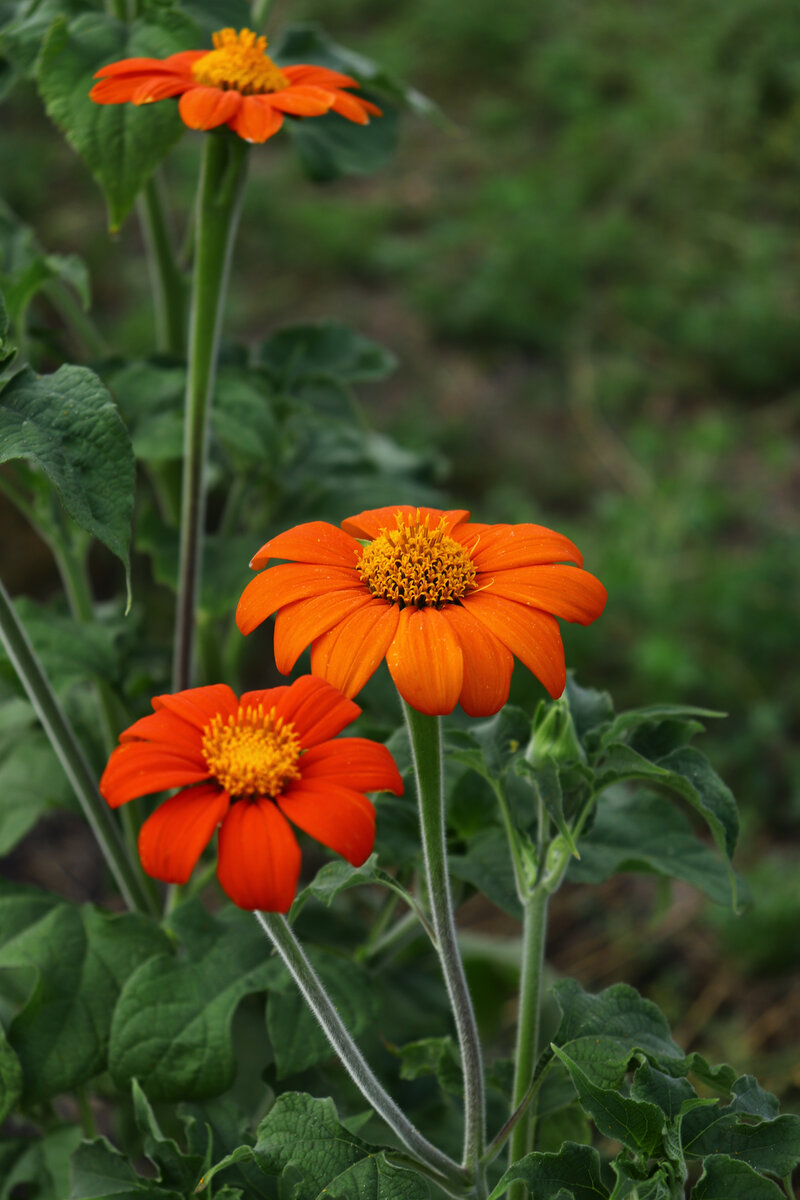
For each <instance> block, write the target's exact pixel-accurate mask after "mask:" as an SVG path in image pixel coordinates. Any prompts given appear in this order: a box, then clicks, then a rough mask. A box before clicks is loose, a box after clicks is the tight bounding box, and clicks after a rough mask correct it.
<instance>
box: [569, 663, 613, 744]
mask: <svg viewBox="0 0 800 1200" xmlns="http://www.w3.org/2000/svg"><path fill="white" fill-rule="evenodd" d="M565 694H566V697H567V700H568V701H569V711H570V713H571V714H572V723H573V725H574V726H575V732H576V733H577V735H578V737H579V738H580V740H581V742H582V743H583V744H584V745H585V744H586V741H587V735H589V734H591V733H592V732H593V731H595V730H599V729H602V728H604V727H605V726H606V725H607V724H608V723H609V722H610V721H611V720H612V719H613V717H614V703H613V701H612V699H611V696H610V695H609V694H608V692H598V691H597V690H596V689H595V688H582V687H579V686H578V684H577V683H576V682H575V677H574V675H573V674H572V672H570V673H569V674H568V675H567V687H566V693H565Z"/></svg>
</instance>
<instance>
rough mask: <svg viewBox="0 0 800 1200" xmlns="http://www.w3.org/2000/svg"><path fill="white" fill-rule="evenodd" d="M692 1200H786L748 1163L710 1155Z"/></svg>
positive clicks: (695, 1186)
mask: <svg viewBox="0 0 800 1200" xmlns="http://www.w3.org/2000/svg"><path fill="white" fill-rule="evenodd" d="M692 1200H786V1197H785V1195H784V1193H783V1192H782V1191H781V1189H780V1188H779V1187H778V1185H777V1184H775V1183H772V1182H771V1180H769V1179H765V1178H764V1176H763V1175H759V1174H758V1172H757V1171H754V1170H753V1168H752V1167H749V1166H748V1165H747V1163H744V1162H739V1161H738V1160H737V1159H735V1158H730V1157H729V1156H728V1155H727V1154H712V1155H710V1156H709V1157H708V1158H707V1159H706V1160H705V1162H704V1163H703V1174H702V1175H701V1176H700V1178H699V1179H698V1181H697V1183H696V1184H695V1185H694V1187H693V1188H692Z"/></svg>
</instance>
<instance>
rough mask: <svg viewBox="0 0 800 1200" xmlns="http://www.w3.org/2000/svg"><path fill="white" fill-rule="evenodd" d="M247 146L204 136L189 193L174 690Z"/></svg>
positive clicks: (190, 627) (190, 595)
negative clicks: (192, 210) (192, 230)
mask: <svg viewBox="0 0 800 1200" xmlns="http://www.w3.org/2000/svg"><path fill="white" fill-rule="evenodd" d="M247 149H248V147H247V143H246V142H243V141H242V140H241V138H238V137H236V136H235V135H234V134H231V133H229V132H228V131H227V130H225V131H223V132H220V133H209V134H206V136H205V150H204V154H203V166H202V171H201V175H200V185H199V188H198V193H197V249H196V253H195V262H194V279H193V285H192V315H191V328H190V333H189V373H188V378H187V384H186V416H185V425H184V443H183V444H184V457H183V491H182V498H181V542H180V559H179V575H178V605H177V612H176V620H175V659H174V664H173V667H174V669H173V690H174V691H182V690H183V689H184V688H187V687H189V686H190V684H191V674H192V654H193V649H194V635H195V608H196V605H197V594H198V590H199V583H200V565H201V561H202V548H203V529H204V524H205V474H206V457H207V452H208V424H209V413H210V409H211V398H212V396H213V393H214V382H215V378H216V370H217V350H218V347H219V335H220V328H221V325H222V313H223V309H224V301H225V293H226V290H227V284H228V273H229V270H230V262H231V253H232V250H233V242H234V238H235V236H236V229H237V226H238V223H239V213H240V211H241V205H242V198H243V195H244V182H245V178H246V166H247Z"/></svg>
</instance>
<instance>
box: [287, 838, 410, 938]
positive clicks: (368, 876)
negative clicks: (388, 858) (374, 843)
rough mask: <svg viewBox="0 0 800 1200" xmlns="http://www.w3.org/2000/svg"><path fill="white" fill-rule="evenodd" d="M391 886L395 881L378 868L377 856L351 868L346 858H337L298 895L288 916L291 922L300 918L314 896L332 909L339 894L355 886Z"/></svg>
mask: <svg viewBox="0 0 800 1200" xmlns="http://www.w3.org/2000/svg"><path fill="white" fill-rule="evenodd" d="M387 881H388V885H389V886H393V885H394V884H395V881H394V879H392V877H391V876H390V875H387V874H386V872H385V871H382V870H381V869H380V867H379V866H378V856H377V854H370V856H369V858H368V859H367V860H366V862H363V863H362V864H361V866H360V867H352V866H351V865H350V863H349V862H346V861H345V860H344V859H340V858H337V859H335V860H334V861H333V862H329V863H326V864H325V866H324V867H320V869H319V871H317V873H316V875H315V876H314V878H313V879H312V880H311V883H309V884H308V886H307V887H304V888H303V890H302V891H301V892H298V894H297V896H296V898H295V901H294V904H293V905H292V909H291V912H290V914H289V920H290V921H294V920H296V919H297V917H298V915H299V914H300V912H301V910H302V909H303V908H305V906H306V903H307V901H308V900H310V899H311V897H312V896H313V897H314V899H315V900H319V901H320V903H322V904H324V905H326V906H327V907H330V905H331V904H332V903H333V901H334V900H335V899H336V897H337V896H338V895H339V893H340V892H346V891H348V890H349V889H350V888H353V887H363V886H364V885H365V884H374V883H380V884H384V885H386V883H387Z"/></svg>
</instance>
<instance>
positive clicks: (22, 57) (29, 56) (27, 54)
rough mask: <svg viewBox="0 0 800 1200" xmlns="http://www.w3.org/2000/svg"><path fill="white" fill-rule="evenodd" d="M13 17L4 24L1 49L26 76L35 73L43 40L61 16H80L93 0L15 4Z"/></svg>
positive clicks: (55, 0)
mask: <svg viewBox="0 0 800 1200" xmlns="http://www.w3.org/2000/svg"><path fill="white" fill-rule="evenodd" d="M13 7H14V8H15V9H16V10H17V12H16V13H15V16H14V19H13V20H12V21H11V22H10V23H9V24H8V25H5V26H4V27H3V31H2V34H0V51H2V53H3V55H4V57H6V58H8V59H9V60H10V61H11V62H12V64H13V66H14V67H15V68H16V70H18V71H19V72H20V73H21V74H23V75H24V76H25V77H26V78H31V77H33V76H34V75H35V68H36V65H37V60H38V58H39V54H40V51H41V49H42V43H43V42H44V39H45V36H46V35H47V31H48V30H49V28H50V26H51V25H52V24H53V22H54V21H55V20H56V19H57V18H58V17H64V16H69V17H77V16H79V15H80V14H81V13H85V12H87V11H88V10H90V9H91V8H93V5H92V3H91V0H40V2H39V3H38V4H27V5H20V4H15V5H14V6H13Z"/></svg>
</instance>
